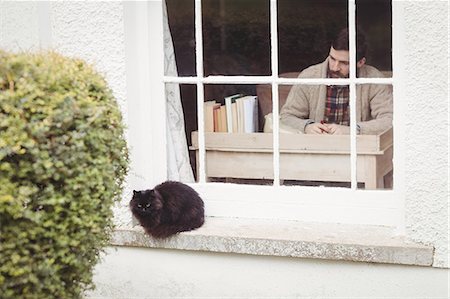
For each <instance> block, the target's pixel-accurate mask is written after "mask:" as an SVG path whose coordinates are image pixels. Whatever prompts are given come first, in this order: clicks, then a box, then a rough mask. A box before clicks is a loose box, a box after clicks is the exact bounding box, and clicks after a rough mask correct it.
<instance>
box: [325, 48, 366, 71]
mask: <svg viewBox="0 0 450 299" xmlns="http://www.w3.org/2000/svg"><path fill="white" fill-rule="evenodd" d="M328 57H329V59H328V68H329V73H330V76H331V78H348V74H349V72H350V64H349V54H348V51H347V50H335V49H334V48H333V47H331V48H330V54H329V55H328ZM365 63H366V58H365V57H363V58H361V60H359V61H358V62H357V63H356V67H357V68H360V67H362V66H363V65H364V64H365Z"/></svg>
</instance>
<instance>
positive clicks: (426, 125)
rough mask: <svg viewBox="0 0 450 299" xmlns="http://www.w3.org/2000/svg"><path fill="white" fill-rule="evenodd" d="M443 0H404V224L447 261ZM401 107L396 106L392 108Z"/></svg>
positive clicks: (445, 26) (437, 263)
mask: <svg viewBox="0 0 450 299" xmlns="http://www.w3.org/2000/svg"><path fill="white" fill-rule="evenodd" d="M448 8H449V4H448V2H447V1H407V2H406V5H405V39H406V45H405V50H406V51H405V57H404V59H405V62H406V72H405V74H406V79H405V83H406V98H405V99H404V100H406V101H408V103H407V105H406V107H407V110H406V111H405V113H406V120H407V121H406V138H405V140H406V146H405V150H406V152H405V154H406V159H405V161H406V167H405V169H406V176H405V183H406V213H405V214H406V229H407V235H408V237H410V238H411V239H412V240H414V241H419V242H421V243H424V244H433V245H434V246H435V250H436V251H435V260H434V266H437V267H449V260H448V258H449V255H450V252H449V226H448V223H449V173H448V169H449V160H448V159H449V156H448V154H449V151H448V146H449V144H448V140H449V135H448V134H449V122H448V120H449V119H448V115H449V110H448V108H449V89H448V88H449V85H448V79H449V74H448V70H449V64H448V56H447V55H448V53H449V52H448V50H449V48H448V47H449V44H448V42H449V27H448V18H449V14H448V11H449V10H448ZM395 113H400V111H395V112H394V115H395Z"/></svg>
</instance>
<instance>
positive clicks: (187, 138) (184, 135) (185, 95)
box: [165, 83, 198, 183]
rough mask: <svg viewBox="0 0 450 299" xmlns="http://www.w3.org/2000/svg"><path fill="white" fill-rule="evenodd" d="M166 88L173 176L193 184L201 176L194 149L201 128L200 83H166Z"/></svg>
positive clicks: (171, 173) (169, 147)
mask: <svg viewBox="0 0 450 299" xmlns="http://www.w3.org/2000/svg"><path fill="white" fill-rule="evenodd" d="M165 90H166V109H167V118H168V121H167V130H168V134H167V136H168V167H167V168H168V173H169V179H174V180H181V181H182V182H185V183H191V182H192V179H193V178H196V177H197V166H196V162H197V160H196V151H195V150H194V149H193V148H192V146H193V144H194V143H196V142H194V141H193V140H192V133H193V132H197V131H198V125H197V86H196V85H192V84H176V83H166V85H165ZM180 96H181V100H180ZM197 148H198V146H197Z"/></svg>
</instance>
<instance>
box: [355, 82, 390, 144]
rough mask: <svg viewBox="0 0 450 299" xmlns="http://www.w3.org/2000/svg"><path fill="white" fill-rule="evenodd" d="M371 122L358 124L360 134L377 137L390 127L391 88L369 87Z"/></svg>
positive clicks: (383, 86) (376, 85)
mask: <svg viewBox="0 0 450 299" xmlns="http://www.w3.org/2000/svg"><path fill="white" fill-rule="evenodd" d="M369 94H370V99H369V105H370V115H371V118H372V119H371V120H368V121H364V122H359V123H358V125H359V127H360V134H365V135H377V134H380V133H382V132H384V131H386V130H387V129H389V128H390V127H391V126H392V86H390V85H382V84H371V85H370V92H369Z"/></svg>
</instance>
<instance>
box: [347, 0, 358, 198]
mask: <svg viewBox="0 0 450 299" xmlns="http://www.w3.org/2000/svg"><path fill="white" fill-rule="evenodd" d="M355 11H356V5H355V0H349V1H348V24H349V30H348V31H349V32H348V33H349V34H348V35H349V59H350V76H349V78H350V86H349V94H350V98H349V101H350V163H351V167H350V169H351V171H350V176H351V189H352V190H356V188H357V178H356V163H357V161H356V158H357V157H356V84H355V79H356V63H357V62H356V22H355V21H356V16H355Z"/></svg>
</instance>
